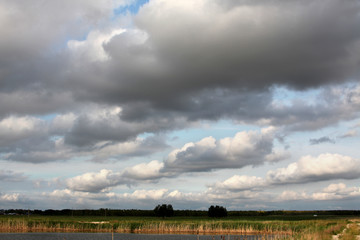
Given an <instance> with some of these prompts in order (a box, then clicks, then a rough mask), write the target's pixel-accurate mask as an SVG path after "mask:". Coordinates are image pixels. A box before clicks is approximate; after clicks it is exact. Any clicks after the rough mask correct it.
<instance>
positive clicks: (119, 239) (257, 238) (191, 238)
mask: <svg viewBox="0 0 360 240" xmlns="http://www.w3.org/2000/svg"><path fill="white" fill-rule="evenodd" d="M275 239H281V237H280V236H276V237H275V236H273V235H247V236H245V235H226V236H225V235H215V236H211V235H167V234H161V235H158V234H119V233H114V235H112V234H111V233H0V240H275Z"/></svg>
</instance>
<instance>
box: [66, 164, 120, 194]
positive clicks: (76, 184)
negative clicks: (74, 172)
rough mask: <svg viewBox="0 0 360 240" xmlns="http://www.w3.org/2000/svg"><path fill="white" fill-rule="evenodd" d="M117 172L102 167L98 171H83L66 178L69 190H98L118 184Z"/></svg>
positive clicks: (118, 176) (118, 175)
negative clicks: (83, 172) (80, 173)
mask: <svg viewBox="0 0 360 240" xmlns="http://www.w3.org/2000/svg"><path fill="white" fill-rule="evenodd" d="M122 181H123V180H122V178H121V175H120V174H119V173H113V172H112V171H111V170H107V169H102V170H101V171H100V172H99V173H85V174H83V175H80V176H76V177H73V178H70V179H68V180H67V186H68V188H69V189H70V190H74V191H81V192H100V191H105V190H106V189H107V188H110V187H113V186H116V185H119V184H120V183H121V182H122Z"/></svg>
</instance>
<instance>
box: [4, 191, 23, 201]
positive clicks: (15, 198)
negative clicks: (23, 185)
mask: <svg viewBox="0 0 360 240" xmlns="http://www.w3.org/2000/svg"><path fill="white" fill-rule="evenodd" d="M19 199H20V194H18V193H12V194H3V195H0V201H6V202H18V201H19Z"/></svg>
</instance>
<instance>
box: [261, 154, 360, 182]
mask: <svg viewBox="0 0 360 240" xmlns="http://www.w3.org/2000/svg"><path fill="white" fill-rule="evenodd" d="M359 176H360V162H359V160H358V159H354V158H352V157H349V156H343V155H340V154H329V153H328V154H320V155H319V156H318V157H312V156H305V157H302V158H301V159H300V160H299V161H297V162H295V163H291V164H289V165H288V166H287V167H285V168H279V169H277V170H274V171H269V172H268V173H267V175H266V180H267V181H270V182H271V183H272V184H289V183H307V182H315V181H325V180H331V179H357V178H359Z"/></svg>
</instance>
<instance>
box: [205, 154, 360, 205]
mask: <svg viewBox="0 0 360 240" xmlns="http://www.w3.org/2000/svg"><path fill="white" fill-rule="evenodd" d="M358 178H360V167H359V160H357V159H354V158H351V157H348V156H343V155H339V154H321V155H319V156H317V157H312V156H304V157H302V158H300V159H299V161H297V162H294V163H291V164H289V165H288V166H287V167H285V168H278V169H276V170H269V171H268V172H267V173H266V177H265V178H262V177H257V176H247V175H234V176H232V177H230V178H228V179H226V180H224V181H219V182H216V183H214V184H210V185H209V189H210V190H211V191H213V192H243V191H247V190H250V191H255V192H256V191H264V190H266V189H267V188H269V187H271V188H276V187H281V186H285V185H289V184H299V183H311V182H320V181H328V180H337V179H358ZM340 188H343V185H341V184H339V185H336V184H333V185H330V186H329V187H328V188H325V189H324V190H323V192H324V193H327V192H334V191H336V190H337V189H340ZM300 196H301V197H302V198H303V199H306V198H310V196H307V195H306V194H304V193H301V194H299V193H297V192H294V191H284V192H283V194H282V195H281V196H279V199H283V200H285V199H288V200H292V199H298V198H299V197H300Z"/></svg>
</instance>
